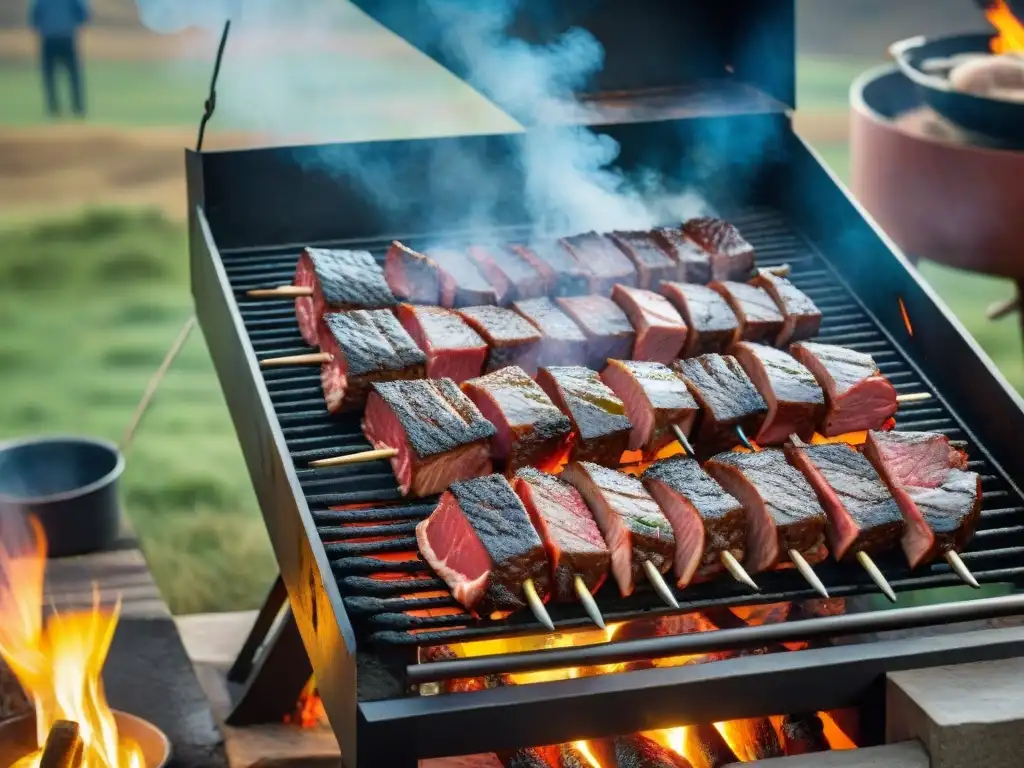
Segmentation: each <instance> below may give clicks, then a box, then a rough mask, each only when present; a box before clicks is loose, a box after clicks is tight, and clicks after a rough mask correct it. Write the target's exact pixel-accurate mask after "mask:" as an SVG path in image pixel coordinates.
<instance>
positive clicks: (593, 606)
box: [572, 576, 605, 629]
mask: <svg viewBox="0 0 1024 768" xmlns="http://www.w3.org/2000/svg"><path fill="white" fill-rule="evenodd" d="M572 583H573V586H574V587H575V588H576V595H577V597H579V599H580V602H581V603H582V604H583V608H584V610H586V612H587V616H589V617H590V620H591V621H592V622H594V623H595V624H597V626H598V627H599V628H601V629H604V628H605V627H604V616H602V615H601V609H600V608H598V607H597V601H596V600H595V599H594V596H593V595H592V594H590V590H589V589H587V585H586V584H584V583H583V577H582V576H576V577H575V578H574V579H573V580H572Z"/></svg>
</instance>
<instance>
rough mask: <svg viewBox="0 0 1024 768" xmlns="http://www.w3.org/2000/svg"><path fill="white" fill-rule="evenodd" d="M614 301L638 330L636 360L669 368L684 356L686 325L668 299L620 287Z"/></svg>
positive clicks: (634, 348)
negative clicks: (682, 354)
mask: <svg viewBox="0 0 1024 768" xmlns="http://www.w3.org/2000/svg"><path fill="white" fill-rule="evenodd" d="M612 301H614V302H615V303H616V304H618V305H619V307H620V308H621V309H622V311H623V312H625V313H626V317H627V318H628V319H629V322H630V324H632V326H633V328H634V329H635V330H636V342H635V343H634V345H633V359H634V360H652V361H654V362H656V363H665V364H666V365H667V364H668V363H671V362H672V361H673V360H675V359H676V358H677V357H679V356H680V354H681V353H682V350H683V345H684V344H685V343H686V324H685V323H683V318H682V317H680V316H679V312H678V311H677V310H676V308H675V307H673V306H672V304H671V303H670V302H669V300H668V299H666V298H665V297H664V296H662V295H660V294H657V293H653V292H652V291H647V290H644V289H643V288H627V287H626V286H624V285H616V286H615V287H614V288H613V289H612Z"/></svg>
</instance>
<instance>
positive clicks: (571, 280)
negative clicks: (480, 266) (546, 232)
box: [511, 242, 589, 296]
mask: <svg viewBox="0 0 1024 768" xmlns="http://www.w3.org/2000/svg"><path fill="white" fill-rule="evenodd" d="M511 247H512V250H513V251H515V252H516V253H518V254H519V255H520V256H522V257H523V258H524V259H526V260H527V261H528V262H530V264H531V265H533V267H534V268H535V269H536V270H537V271H538V272H540V273H541V274H542V275H543V276H544V280H545V282H546V285H547V291H548V294H549V295H551V296H578V295H579V294H581V293H586V292H587V285H588V284H589V278H588V275H587V270H586V268H585V267H584V266H583V265H582V264H580V263H579V262H578V261H576V259H575V258H574V257H573V255H572V254H571V253H570V252H569V250H568V249H567V248H565V246H563V245H562V244H561V243H558V242H548V243H544V242H537V243H530V244H529V245H513V246H511Z"/></svg>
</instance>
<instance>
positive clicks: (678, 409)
mask: <svg viewBox="0 0 1024 768" xmlns="http://www.w3.org/2000/svg"><path fill="white" fill-rule="evenodd" d="M601 379H602V380H603V381H604V383H605V384H607V385H608V386H609V387H611V389H612V391H613V392H614V393H615V394H616V395H618V396H619V399H620V400H622V402H623V403H625V406H626V416H628V417H629V420H630V422H631V423H632V424H633V431H632V433H631V435H630V439H629V450H631V451H638V450H642V451H643V452H644V455H645V456H647V457H650V456H652V455H654V454H655V453H657V452H658V451H659V450H660V449H662V448H664V447H665V446H666V445H668V444H669V443H671V442H673V441H674V440H675V439H676V435H675V432H673V430H672V425H673V424H677V425H678V426H679V428H680V429H681V430H682V431H683V434H685V435H686V436H687V437H689V435H690V431H691V430H692V429H693V422H694V420H695V419H696V418H697V413H698V411H697V401H696V400H694V399H693V395H691V394H690V390H689V389H687V387H686V382H684V381H683V380H682V379H681V378H680V377H679V376H677V375H676V374H675V373H673V372H672V370H671V369H670V368H669V367H668V366H665V365H662V364H661V363H648V362H636V361H631V360H609V361H608V367H607V368H605V369H604V372H603V373H602V374H601Z"/></svg>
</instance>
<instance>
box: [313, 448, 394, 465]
mask: <svg viewBox="0 0 1024 768" xmlns="http://www.w3.org/2000/svg"><path fill="white" fill-rule="evenodd" d="M397 455H398V450H397V449H395V448H374V449H372V450H369V451H359V453H350V454H347V455H345V456H331V457H330V458H329V459H316V460H315V461H311V462H309V466H311V467H318V468H319V467H340V466H343V465H345V464H361V463H363V462H364V461H376V460H377V459H390V458H391V457H392V456H397Z"/></svg>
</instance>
